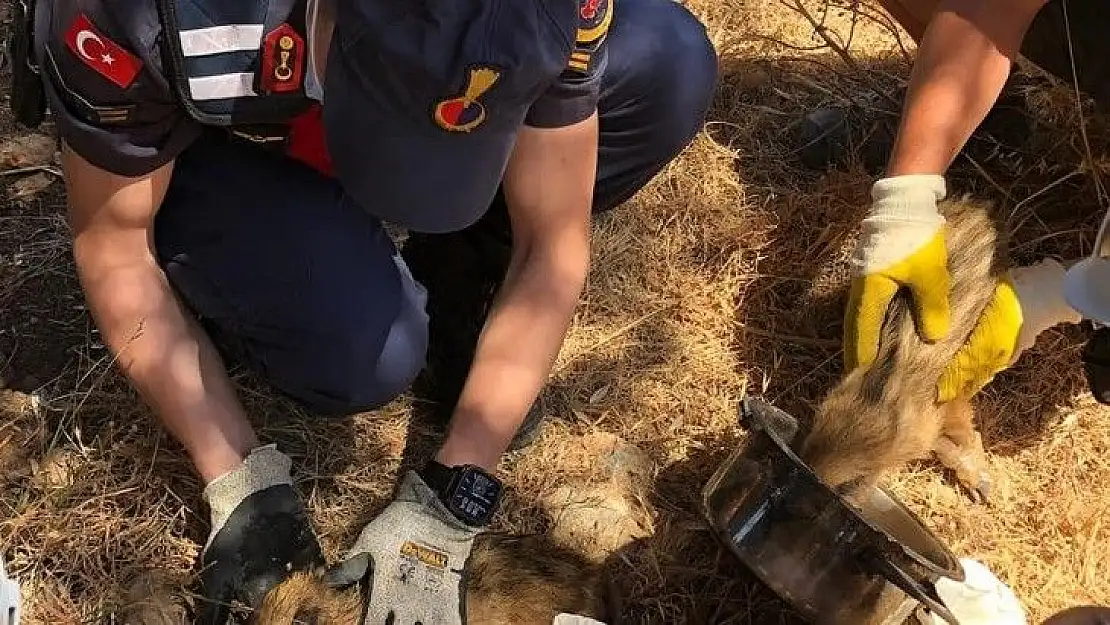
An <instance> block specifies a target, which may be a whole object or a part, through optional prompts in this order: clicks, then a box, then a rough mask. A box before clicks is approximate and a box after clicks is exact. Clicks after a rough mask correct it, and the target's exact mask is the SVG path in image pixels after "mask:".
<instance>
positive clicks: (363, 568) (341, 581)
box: [322, 553, 374, 589]
mask: <svg viewBox="0 0 1110 625" xmlns="http://www.w3.org/2000/svg"><path fill="white" fill-rule="evenodd" d="M373 570H374V569H373V564H372V560H371V559H370V554H368V553H360V554H358V555H356V556H353V557H351V558H348V559H347V560H344V561H343V562H342V563H340V564H337V565H335V566H333V567H331V568H329V569H328V570H327V572H326V573H324V575H323V577H322V579H323V581H324V583H325V584H327V585H328V587H330V588H335V589H342V588H346V587H348V586H351V585H353V584H357V583H358V582H361V581H363V580H364V579H366V578H367V576H373ZM367 583H369V580H367Z"/></svg>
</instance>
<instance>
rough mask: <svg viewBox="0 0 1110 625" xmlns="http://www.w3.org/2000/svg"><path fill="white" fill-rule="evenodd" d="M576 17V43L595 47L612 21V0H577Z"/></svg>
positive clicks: (603, 37)
mask: <svg viewBox="0 0 1110 625" xmlns="http://www.w3.org/2000/svg"><path fill="white" fill-rule="evenodd" d="M578 18H579V21H578V36H577V38H576V39H577V41H576V43H577V44H578V46H579V47H588V48H594V49H596V48H597V46H598V45H599V44H600V43H601V42H602V40H604V39H605V35H607V34H609V25H610V24H612V23H613V0H579V7H578Z"/></svg>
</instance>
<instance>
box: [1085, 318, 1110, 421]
mask: <svg viewBox="0 0 1110 625" xmlns="http://www.w3.org/2000/svg"><path fill="white" fill-rule="evenodd" d="M1082 358H1083V372H1084V373H1085V374H1086V376H1087V386H1088V387H1089V388H1090V389H1091V394H1092V395H1094V398H1095V399H1096V400H1097V401H1098V402H1099V403H1100V404H1110V328H1097V329H1095V331H1094V334H1092V335H1091V338H1090V340H1088V341H1087V344H1086V345H1085V346H1084V347H1083V357H1082Z"/></svg>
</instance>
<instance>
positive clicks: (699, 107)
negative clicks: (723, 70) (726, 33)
mask: <svg viewBox="0 0 1110 625" xmlns="http://www.w3.org/2000/svg"><path fill="white" fill-rule="evenodd" d="M634 2H635V4H636V5H637V6H635V7H634V9H633V10H626V11H625V13H624V14H623V15H624V17H623V19H624V20H626V22H627V23H626V24H624V25H623V28H624V32H625V34H626V35H627V38H624V41H622V42H621V46H620V49H618V50H613V51H612V53H611V58H610V63H613V62H617V63H621V62H627V63H631V64H632V66H631V67H626V68H625V69H624V71H627V72H629V74H630V75H629V76H628V77H627V79H628V80H630V81H632V82H633V83H634V88H633V89H632V91H634V92H636V93H639V94H641V97H642V98H643V99H644V100H647V101H650V103H648V102H645V106H646V108H645V109H643V110H644V113H645V114H647V115H648V116H649V117H650V119H645V120H644V122H645V123H649V124H650V125H651V126H652V128H653V132H654V134H655V136H654V137H653V139H652V142H651V143H652V149H653V151H658V152H659V156H661V157H663V158H669V157H672V156H674V155H675V154H677V153H678V152H680V151H682V149H684V148H685V147H686V145H688V144H689V143H690V141H692V140H693V138H694V136H695V135H696V134H697V133H698V132H699V131H700V130H701V128H702V125H703V124H704V123H705V116H706V114H707V113H708V111H709V107H710V105H711V104H712V101H713V97H714V94H715V92H716V86H717V74H718V64H717V51H716V49H715V48H714V47H713V42H712V41H710V40H709V36H708V34H707V33H706V30H705V25H704V24H702V23H701V22H700V21H699V20H698V18H697V17H695V16H694V14H693V13H691V12H690V11H689V10H688V9H686V7H684V6H682V5H681V4H678V3H677V2H673V1H672V0H634ZM639 5H642V6H639ZM620 27H621V26H618V28H620ZM615 54H622V55H628V56H627V57H626V59H625V60H623V61H617V60H616V59H614V58H612V55H615Z"/></svg>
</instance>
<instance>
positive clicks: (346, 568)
mask: <svg viewBox="0 0 1110 625" xmlns="http://www.w3.org/2000/svg"><path fill="white" fill-rule="evenodd" d="M481 531H482V529H481V528H474V527H470V526H468V525H466V524H464V523H463V522H462V521H460V520H458V519H457V518H456V517H455V516H454V515H453V514H451V512H450V511H449V510H447V508H446V507H444V505H443V503H441V502H440V500H439V498H438V497H437V496H436V494H435V492H434V491H433V490H432V489H431V488H429V487H428V486H427V485H426V484H425V483H424V482H423V480H421V479H420V477H419V476H418V475H417V474H416V472H414V471H408V472H406V473H405V476H404V479H403V480H402V481H401V487H400V490H399V491H398V493H397V497H396V498H395V499H394V500H393V503H391V504H389V506H388V507H387V508H386V509H385V510H384V511H383V512H382V513H381V514H380V515H379V516H378V517H377V518H376V519H374V520H373V521H371V522H370V523H368V524H367V525H366V527H364V528H363V530H362V533H361V534H360V535H359V537H358V540H357V541H355V545H354V547H352V548H351V550H350V551H348V552H347V554H346V556H344V559H343V561H342V562H340V563H339V564H337V565H336V566H334V567H332V568H331V569H330V570H329V571H328V572H327V574H326V575H325V577H324V580H325V581H326V582H327V583H328V584H329V585H331V586H333V587H340V588H341V587H345V586H349V585H351V584H355V583H357V582H359V581H361V580H363V579H364V578H366V577H367V575H369V576H370V580H371V581H370V601H369V602H368V603H367V606H366V616H365V618H364V620H363V623H365V624H366V625H386V624H390V625H415V624H416V623H420V624H421V625H462V624H463V623H465V622H466V578H467V575H466V563H467V559H468V558H469V557H470V550H471V547H472V546H473V544H474V538H475V537H476V536H477V535H478V534H479V533H481Z"/></svg>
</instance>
